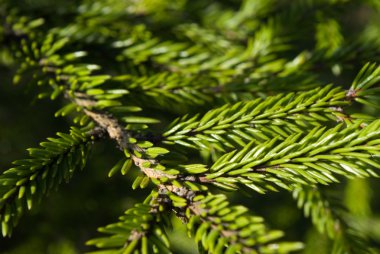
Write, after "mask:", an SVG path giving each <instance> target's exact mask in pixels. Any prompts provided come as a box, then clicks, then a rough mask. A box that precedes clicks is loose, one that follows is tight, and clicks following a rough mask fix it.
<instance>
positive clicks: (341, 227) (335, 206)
mask: <svg viewBox="0 0 380 254" xmlns="http://www.w3.org/2000/svg"><path fill="white" fill-rule="evenodd" d="M293 197H294V199H296V200H297V205H298V207H299V208H300V209H302V210H303V211H304V214H305V216H306V217H310V219H311V220H312V222H313V224H314V226H315V227H316V228H317V230H318V231H319V233H321V234H327V235H328V237H329V238H330V239H332V240H333V241H334V245H333V247H332V250H331V253H334V254H341V253H373V252H372V251H371V249H370V245H369V243H368V240H367V239H366V238H365V237H364V236H362V235H361V234H360V232H357V231H356V230H355V229H354V228H352V227H351V226H350V225H349V224H348V223H347V221H346V220H345V213H346V211H345V210H343V209H342V204H341V202H339V201H338V199H336V198H335V199H331V198H329V197H328V196H326V195H325V194H324V193H322V191H321V190H320V188H319V187H316V186H307V185H298V186H297V187H296V188H294V190H293Z"/></svg>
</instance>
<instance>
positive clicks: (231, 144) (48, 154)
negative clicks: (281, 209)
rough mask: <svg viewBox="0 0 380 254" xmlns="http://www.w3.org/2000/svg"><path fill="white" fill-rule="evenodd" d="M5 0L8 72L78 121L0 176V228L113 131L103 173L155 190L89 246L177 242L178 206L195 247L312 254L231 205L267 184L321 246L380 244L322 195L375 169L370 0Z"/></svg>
mask: <svg viewBox="0 0 380 254" xmlns="http://www.w3.org/2000/svg"><path fill="white" fill-rule="evenodd" d="M0 3H1V5H0V15H1V18H2V21H3V22H2V26H1V28H0V40H1V42H2V45H3V47H2V49H1V50H0V60H1V61H0V62H1V65H2V66H3V67H2V68H6V69H7V72H8V73H12V79H13V83H14V84H18V85H20V86H22V87H27V88H28V89H29V90H30V91H33V93H36V98H38V99H43V100H49V101H55V102H51V103H52V105H57V104H59V105H60V108H59V109H57V111H56V113H55V117H65V118H67V119H68V120H69V122H70V125H71V128H70V131H69V133H67V134H66V133H61V132H58V133H57V137H56V138H48V139H47V141H44V142H41V143H40V146H39V147H38V148H29V149H28V152H29V157H28V158H27V159H21V160H16V161H14V162H13V165H14V166H13V167H11V168H9V169H6V170H4V171H3V172H2V173H1V174H0V220H1V232H2V235H3V236H4V237H7V236H11V235H12V232H14V231H15V230H16V231H17V230H18V229H17V228H16V226H17V224H18V222H19V220H20V218H21V217H22V215H23V214H24V213H25V210H31V209H32V207H35V206H36V205H37V204H36V203H39V202H42V203H43V199H44V198H45V196H46V195H47V194H49V193H51V192H52V190H55V189H57V187H58V185H59V184H60V183H61V182H62V181H66V182H69V181H70V180H71V178H73V177H75V174H76V172H77V171H78V170H82V169H83V168H85V166H86V162H87V161H91V160H92V157H91V150H92V148H93V147H95V146H96V144H97V143H103V142H105V141H106V140H107V139H110V140H112V141H113V144H114V146H115V147H117V150H119V152H118V153H117V156H118V159H119V160H118V162H117V163H116V164H115V165H110V167H109V171H108V176H109V177H117V178H123V179H124V178H127V179H132V182H130V185H131V187H132V189H138V190H140V189H145V188H146V189H148V190H149V191H148V192H146V191H145V190H140V192H141V193H142V194H141V196H140V200H139V202H137V204H135V205H134V206H131V204H129V205H128V207H129V208H128V209H127V210H126V212H125V214H124V215H122V216H120V217H119V221H118V222H116V223H113V224H109V225H107V226H104V227H101V228H99V232H100V233H102V236H101V237H97V236H96V234H94V235H93V236H92V237H93V239H92V240H88V241H87V245H89V246H91V250H90V249H86V251H87V250H89V251H91V252H90V253H99V254H100V253H102V254H103V253H104V254H105V253H110V254H111V253H125V254H127V253H142V254H147V253H173V249H172V247H171V246H172V243H171V237H170V231H171V230H173V221H172V217H173V216H175V217H177V218H179V219H180V220H181V221H182V223H183V224H184V225H186V228H187V231H188V235H189V237H191V238H192V239H193V240H194V241H195V243H196V245H197V247H198V251H199V253H268V254H269V253H290V252H297V251H298V252H299V251H302V250H303V249H304V250H305V251H306V252H307V251H308V249H309V247H308V244H306V245H305V244H304V243H302V242H301V241H303V240H304V239H298V240H297V239H296V240H294V238H292V237H287V234H286V233H287V232H286V230H285V233H284V232H283V231H282V230H277V229H272V227H273V226H271V222H265V221H264V217H265V218H266V216H265V214H261V216H258V215H256V214H257V213H256V212H255V210H254V209H250V208H252V207H251V205H235V204H234V203H236V200H234V199H236V197H238V198H240V200H239V201H241V200H242V199H244V200H249V199H250V197H249V195H255V194H256V193H259V194H260V195H263V196H264V198H265V197H268V199H269V200H270V196H271V195H274V194H275V192H279V193H283V194H284V195H285V196H286V195H287V196H293V197H294V199H295V200H296V202H295V203H294V206H296V203H297V204H298V208H299V209H300V210H301V211H303V213H304V215H305V217H306V218H309V217H310V219H311V222H312V224H313V225H314V226H315V228H316V230H317V231H319V232H320V233H321V234H326V235H327V236H328V238H329V239H330V242H331V244H330V246H329V249H328V253H334V254H346V253H347V254H348V253H378V251H380V247H379V246H380V233H378V235H377V238H376V237H375V236H370V235H369V234H368V230H366V229H365V228H364V227H363V226H362V227H360V226H358V223H355V220H356V217H355V216H354V215H349V212H348V211H347V209H346V208H345V204H344V200H343V199H342V198H336V197H333V195H331V193H330V192H331V191H332V190H333V191H337V192H339V193H343V192H344V191H345V190H346V192H347V193H350V192H349V191H350V190H349V186H354V185H350V183H353V181H355V180H356V179H367V178H377V177H378V175H379V169H380V159H379V158H380V120H379V119H378V116H379V114H378V113H377V110H378V109H379V108H380V87H379V84H380V66H379V65H378V64H377V62H380V40H379V39H378V35H379V34H380V30H379V27H380V26H379V25H380V20H379V18H378V17H379V16H380V15H379V14H380V5H379V3H378V1H376V0H373V1H371V0H362V1H359V0H292V1H288V0H281V1H274V0H269V1H264V0H243V1H237V0H236V1H235V0H224V1H211V0H210V1H208V0H202V1H201V0H199V1H198V0H191V1H190V0H189V1H187V0H181V1H167V0H153V1H152V0H151V1H149V0H142V1H133V0H106V1H88V0H82V1H73V2H64V1H62V2H61V1H58V2H54V4H53V1H52V2H49V1H40V2H38V1H37V4H36V5H35V6H34V5H33V6H32V4H30V3H29V2H27V1H21V0H20V1H6V0H3V1H0ZM53 6H54V8H53ZM363 15H364V16H365V17H363ZM353 19H357V20H353ZM355 21H357V24H356V23H355ZM3 82H4V83H5V81H3ZM54 103H55V104H54ZM41 124H43V123H41ZM115 153H116V152H115ZM93 159H94V160H95V158H93ZM105 159H107V158H104V160H105ZM110 163H111V162H107V164H110ZM376 181H377V179H376ZM347 183H348V184H347ZM364 184H365V186H366V187H367V188H370V186H369V182H368V180H367V182H365V183H364ZM376 184H377V186H378V183H377V182H376V183H375V184H374V186H376ZM123 191H125V189H123ZM146 193H147V194H146ZM351 193H353V192H351ZM145 194H146V196H143V195H145ZM247 194H248V197H246V196H245V195H247ZM125 195H126V196H127V195H128V191H125ZM364 196H365V195H364ZM364 196H363V197H364ZM356 198H358V199H361V198H362V197H361V196H360V195H358V197H351V199H356ZM363 203H364V205H365V206H369V204H368V201H367V200H365V201H363ZM252 204H253V207H259V206H260V204H259V203H254V202H252ZM101 209H107V207H102V208H101ZM358 210H360V208H359V209H358ZM359 224H360V223H359ZM309 253H313V252H309ZM314 253H318V252H314Z"/></svg>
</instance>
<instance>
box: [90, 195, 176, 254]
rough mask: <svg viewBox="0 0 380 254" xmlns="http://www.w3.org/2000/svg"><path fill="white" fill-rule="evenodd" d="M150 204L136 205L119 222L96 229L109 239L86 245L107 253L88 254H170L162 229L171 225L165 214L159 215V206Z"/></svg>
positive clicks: (98, 239)
mask: <svg viewBox="0 0 380 254" xmlns="http://www.w3.org/2000/svg"><path fill="white" fill-rule="evenodd" d="M150 203H151V204H149V203H143V204H136V205H135V206H134V207H132V208H130V209H128V210H127V211H126V212H125V215H123V216H121V217H120V218H119V222H117V223H114V224H109V225H107V226H105V227H102V228H99V232H101V233H104V234H109V235H110V236H109V237H108V236H107V237H102V238H95V239H92V240H90V241H87V245H94V246H96V247H97V248H102V249H106V250H100V251H94V252H90V253H94V254H95V253H104V252H105V251H106V252H107V253H125V254H129V253H136V251H137V252H138V253H141V254H148V253H172V252H171V251H170V249H169V240H168V238H167V236H166V233H165V229H164V225H166V224H167V225H168V226H169V225H170V221H169V220H168V218H167V214H165V213H164V211H163V210H160V211H159V206H160V207H163V206H162V205H159V203H157V202H155V200H154V199H153V200H152V201H151V202H150Z"/></svg>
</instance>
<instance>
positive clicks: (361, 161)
mask: <svg viewBox="0 0 380 254" xmlns="http://www.w3.org/2000/svg"><path fill="white" fill-rule="evenodd" d="M379 128H380V121H379V120H376V121H374V122H372V123H370V124H369V125H368V126H365V127H364V128H360V122H358V123H356V124H352V125H350V126H348V127H346V128H345V127H344V126H343V125H342V124H339V125H337V126H336V127H334V128H331V129H327V130H326V129H325V128H320V127H316V128H314V129H313V130H312V131H310V132H309V133H308V134H307V135H305V134H301V133H299V134H294V135H292V136H290V137H288V138H287V139H285V140H283V141H279V139H278V138H275V139H272V140H270V141H267V142H265V143H263V144H261V145H257V146H255V145H254V142H251V143H250V144H248V145H247V146H246V147H244V149H241V150H237V151H232V152H230V153H227V154H225V155H224V156H222V157H220V158H219V159H218V160H217V161H216V162H215V163H214V164H213V165H212V166H211V168H210V173H209V174H207V178H209V179H213V180H214V181H217V182H219V183H218V185H219V186H220V187H225V188H227V189H236V188H237V186H236V184H238V183H240V184H243V185H245V186H247V187H250V188H252V189H253V190H255V191H258V192H264V191H265V189H268V188H269V189H272V190H273V189H275V188H274V186H273V184H274V185H278V186H279V187H281V188H285V189H289V190H291V189H292V185H294V184H295V183H299V184H316V183H321V184H329V183H333V182H338V179H337V178H336V177H337V176H339V175H341V176H345V177H369V176H375V177H376V176H378V173H377V172H376V171H377V170H378V169H379V168H380V163H379V161H378V154H379V149H380V148H379V146H378V143H379V142H380V139H379V135H380V130H379Z"/></svg>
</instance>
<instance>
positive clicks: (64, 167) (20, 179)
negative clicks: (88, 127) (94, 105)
mask: <svg viewBox="0 0 380 254" xmlns="http://www.w3.org/2000/svg"><path fill="white" fill-rule="evenodd" d="M57 135H58V138H48V141H46V142H41V143H40V148H29V149H28V151H29V155H30V158H28V159H23V160H17V161H14V162H13V164H14V165H15V167H13V168H11V169H8V170H6V171H4V172H3V173H2V174H1V175H0V197H1V198H0V220H1V225H2V234H3V236H10V235H11V234H12V229H13V227H14V226H16V224H17V223H18V220H19V219H20V217H21V215H22V214H23V212H24V210H26V209H28V210H30V209H32V206H33V205H34V203H37V202H39V201H40V200H41V199H42V197H43V196H44V195H47V194H48V193H49V192H50V191H51V190H52V189H56V188H57V187H58V185H59V184H60V183H61V182H62V181H66V182H68V181H69V180H70V179H71V177H72V175H73V174H74V172H75V171H76V170H78V169H79V170H81V169H83V168H84V166H85V164H86V160H87V156H88V154H89V149H90V148H91V144H92V142H93V141H94V140H96V139H98V138H99V137H101V136H102V135H103V132H102V131H101V130H99V129H94V130H92V131H90V132H87V133H86V132H82V131H80V130H78V129H76V128H72V129H71V131H70V134H65V133H57Z"/></svg>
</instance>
